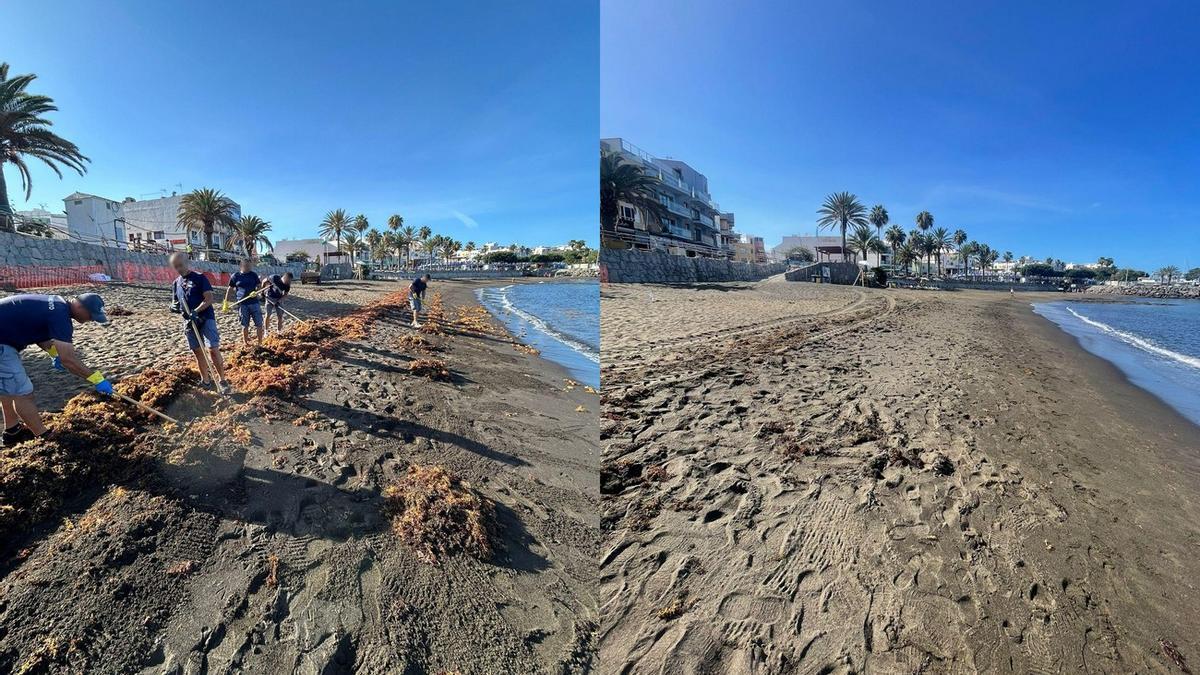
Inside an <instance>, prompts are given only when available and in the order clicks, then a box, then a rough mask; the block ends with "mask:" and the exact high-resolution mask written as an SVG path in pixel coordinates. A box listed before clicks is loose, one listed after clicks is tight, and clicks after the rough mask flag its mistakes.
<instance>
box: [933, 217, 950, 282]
mask: <svg viewBox="0 0 1200 675" xmlns="http://www.w3.org/2000/svg"><path fill="white" fill-rule="evenodd" d="M930 234H931V235H932V237H933V243H934V244H935V246H934V250H933V255H934V257H935V258H936V259H937V270H938V276H939V277H940V276H942V251H944V250H946V249H947V248H950V245H951V244H953V243H954V237H953V236H951V234H950V232H949V231H947V230H946V228H944V227H939V228H937V229H936V230H934V231H933V232H932V233H930Z"/></svg>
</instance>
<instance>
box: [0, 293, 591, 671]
mask: <svg viewBox="0 0 1200 675" xmlns="http://www.w3.org/2000/svg"><path fill="white" fill-rule="evenodd" d="M481 285H483V282H468V281H459V282H436V281H435V282H434V283H433V284H431V286H430V293H431V294H434V293H436V294H439V295H440V297H441V302H442V304H443V306H444V308H445V314H446V315H447V316H448V317H455V316H458V317H460V318H461V317H463V316H466V317H467V320H466V321H465V322H463V321H460V322H459V324H458V327H457V328H456V327H454V326H453V325H452V324H453V323H454V322H453V321H447V322H446V325H447V329H446V330H445V331H444V332H440V333H419V332H417V331H414V330H412V329H411V328H409V327H408V326H407V325H406V324H407V321H408V320H409V313H408V310H407V307H405V306H402V305H399V304H397V305H396V306H394V307H384V308H383V309H382V310H381V311H379V312H378V313H377V314H374V315H372V319H371V320H370V321H369V322H368V323H367V325H366V326H365V330H366V333H367V336H366V337H353V336H351V337H347V338H345V339H342V338H341V337H339V336H335V337H334V338H333V339H332V340H333V341H332V342H330V344H335V345H336V346H335V348H333V349H332V350H331V353H330V354H329V355H328V357H327V358H320V357H317V358H316V359H315V360H314V361H313V362H312V363H310V364H307V366H306V367H308V368H309V370H308V371H307V372H308V374H307V384H306V385H304V386H302V387H301V388H300V389H299V390H298V391H297V392H296V393H294V394H288V395H282V394H280V395H276V394H260V395H248V394H245V393H238V394H234V395H233V396H230V397H226V398H222V397H218V396H216V395H215V394H214V393H213V392H211V391H201V390H200V389H199V388H198V387H197V386H196V384H195V383H194V382H189V381H186V380H185V381H184V383H183V389H182V391H181V392H180V393H178V394H177V395H174V396H172V397H171V399H170V402H169V404H167V405H166V411H167V413H168V414H170V415H174V416H176V417H178V418H180V420H181V421H182V422H184V424H185V425H186V426H187V428H186V430H184V429H176V428H172V427H171V425H162V424H159V423H157V422H154V421H152V420H149V418H147V419H145V420H141V421H139V422H138V426H137V428H136V430H135V432H134V434H135V435H134V436H133V437H132V439H131V441H130V443H129V444H128V447H125V448H120V449H119V452H118V453H117V454H113V453H107V454H106V453H105V452H102V451H101V452H98V453H97V455H98V456H93V457H91V458H90V459H92V460H95V462H98V463H99V464H101V465H102V466H100V467H95V466H91V465H89V464H88V463H87V461H86V460H84V461H80V462H74V461H67V462H63V463H60V464H58V465H56V466H24V465H21V462H22V461H26V462H27V463H28V462H33V461H34V460H32V459H29V458H30V457H34V456H35V454H34V453H32V451H30V450H28V448H26V450H25V451H24V454H22V452H23V451H22V448H23V447H26V446H17V447H16V448H15V449H12V450H11V451H8V452H7V453H6V455H5V462H7V464H5V465H4V466H0V469H3V471H0V474H2V475H0V478H3V479H4V481H10V482H7V483H5V482H3V481H0V515H6V514H4V513H3V511H4V509H5V508H8V507H6V506H5V505H9V506H13V505H15V507H16V510H15V511H14V510H13V509H11V508H10V509H9V512H8V514H7V515H8V516H11V515H12V513H17V514H18V515H19V516H22V517H24V516H28V517H30V518H33V522H32V523H30V524H29V527H28V528H24V529H22V530H20V531H11V530H10V531H5V532H4V533H3V536H0V541H2V544H0V672H13V671H17V672H63V673H66V672H85V671H86V672H113V673H116V672H121V673H130V672H145V673H162V672H178V673H183V672H263V673H292V672H310V673H335V672H336V673H350V672H359V673H394V672H414V673H415V672H431V673H440V672H461V673H496V672H544V673H558V672H576V671H578V670H580V669H584V668H587V667H588V666H589V665H590V664H592V662H593V657H594V639H595V629H596V625H597V623H598V620H599V619H598V610H597V607H596V605H597V596H596V559H597V557H598V556H599V551H600V540H599V535H598V517H597V511H598V509H597V503H598V499H599V494H598V491H597V485H596V473H597V467H598V463H599V457H598V450H597V445H596V438H597V436H598V411H599V401H598V397H597V395H596V394H595V393H594V392H589V391H587V390H586V389H585V387H583V386H581V385H576V384H575V383H573V382H572V381H570V380H569V378H567V376H566V374H565V371H563V370H562V369H561V368H559V367H558V366H556V365H554V364H552V363H549V362H547V361H545V360H543V359H541V358H539V357H538V356H536V355H534V354H531V353H529V350H527V349H523V348H522V347H520V346H519V345H517V344H514V341H513V339H512V338H511V336H509V335H507V334H506V333H504V332H503V330H502V329H501V328H500V327H499V325H498V324H497V323H496V322H494V321H491V319H489V318H487V317H486V314H485V313H483V310H482V308H480V307H479V306H478V304H477V302H476V300H475V290H476V289H477V288H479V287H480V286H481ZM401 288H402V286H401V285H400V284H397V283H387V282H338V283H332V284H326V285H321V286H301V285H300V284H298V283H297V284H295V285H294V286H293V294H292V297H291V298H290V299H289V300H288V302H287V304H286V307H287V308H288V309H289V310H290V311H292V312H294V313H296V314H298V315H299V316H301V317H303V318H306V319H314V318H321V317H340V316H344V315H347V314H350V313H352V312H356V311H358V310H359V309H360V308H362V307H364V306H367V305H368V304H369V303H371V302H373V301H375V300H377V299H379V298H381V297H384V296H385V295H386V294H388V293H392V292H395V291H398V290H400V289H401ZM55 290H56V292H61V293H69V294H74V293H78V292H81V291H82V290H83V289H82V288H71V289H55ZM88 290H98V291H99V292H102V293H103V294H104V297H105V298H106V300H107V302H108V307H109V309H110V310H111V309H112V308H114V307H121V308H123V309H125V310H128V311H129V312H131V314H129V315H121V316H112V319H113V320H112V326H111V327H109V328H102V327H99V326H94V325H85V326H82V327H78V329H77V331H76V346H77V348H78V349H79V350H80V351H81V352H82V355H83V357H84V359H85V360H86V361H87V362H88V363H89V364H91V365H93V366H94V367H98V368H101V369H102V370H104V371H105V372H106V373H108V374H109V375H110V376H114V377H116V378H117V379H120V378H122V377H124V376H128V375H133V374H134V373H138V372H142V371H143V369H145V368H147V367H150V366H153V367H157V368H163V367H166V366H168V365H169V364H171V363H172V362H173V361H172V360H173V359H174V358H175V357H177V356H178V355H180V354H183V353H184V344H183V339H182V334H181V327H180V320H179V318H178V317H177V316H175V315H172V314H170V313H168V312H167V309H166V303H167V302H168V300H169V293H168V291H166V290H165V289H163V288H161V287H139V286H127V285H120V284H112V285H105V286H104V287H102V288H99V289H96V288H89V289H88ZM113 314H120V313H119V312H111V311H110V315H113ZM218 315H219V317H220V318H219V323H220V326H221V331H222V337H223V339H224V340H225V341H226V344H227V351H230V352H231V351H232V345H233V344H234V343H235V342H236V341H237V340H239V339H240V327H238V326H237V325H236V314H235V313H233V312H230V313H229V314H221V313H218ZM463 323H467V324H471V325H474V326H475V328H474V329H471V330H464V329H462V328H461V326H462V324H463ZM485 325H486V330H483V329H482V328H481V327H483V326H485ZM36 351H37V350H32V349H31V350H27V351H26V352H25V362H26V367H27V370H28V372H29V373H30V376H31V377H32V379H33V381H34V384H35V387H36V389H37V392H38V401H39V403H40V404H41V405H42V406H43V409H44V410H51V411H54V410H59V409H62V408H63V406H64V404H66V403H67V402H68V400H69V399H70V398H71V397H72V396H75V395H76V394H77V393H79V392H80V391H82V388H81V387H79V386H78V384H77V383H76V382H74V381H73V380H72V378H71V377H70V376H68V375H66V374H63V373H58V372H55V371H53V370H51V369H50V365H49V362H48V361H47V360H46V359H45V357H44V356H41V355H39V354H37V353H35V352H36ZM227 358H229V357H227ZM422 359H429V360H434V361H441V362H443V364H444V365H441V364H439V365H437V366H436V367H435V368H433V369H431V370H430V371H429V372H431V373H432V375H431V376H428V377H427V376H423V375H421V374H419V373H418V372H417V371H414V370H413V369H412V365H413V364H414V363H415V362H416V361H418V360H422ZM443 367H444V369H445V370H444V371H441V370H440V369H441V368H443ZM93 397H94V395H93V394H90V393H85V394H83V395H82V397H81V398H80V399H75V400H76V401H85V402H89V401H91V400H92V398H93ZM72 405H73V403H72ZM91 405H94V404H91ZM117 405H118V404H107V403H106V404H104V406H105V407H103V408H102V409H103V410H105V411H107V410H110V409H111V410H117V408H116V407H113V408H109V407H107V406H117ZM117 412H120V411H117ZM107 414H108V413H107V412H106V413H105V415H107ZM122 414H124V413H122ZM106 419H107V418H106ZM114 419H117V421H118V422H121V421H122V420H125V419H126V418H124V417H120V418H114ZM139 419H141V418H139ZM53 428H54V427H53V424H52V429H53ZM27 445H29V444H27ZM414 466H423V467H429V466H437V467H443V468H445V469H446V470H448V471H449V472H450V473H452V474H453V475H455V476H457V477H458V478H459V479H461V480H462V481H465V483H466V484H467V485H469V489H470V490H472V491H473V492H474V493H475V494H477V495H478V499H480V500H482V503H487V502H491V503H493V504H494V524H493V529H494V534H495V539H494V541H493V542H491V543H492V545H493V546H494V549H495V550H494V555H492V556H491V558H490V559H488V560H482V559H476V558H475V557H472V556H470V555H465V554H457V555H444V556H443V555H440V554H439V555H437V556H436V557H437V558H438V559H437V561H436V562H434V563H432V564H431V563H430V562H429V561H428V560H427V558H429V557H431V556H432V554H431V553H430V552H429V551H432V550H433V549H434V548H437V547H440V546H441V545H442V544H443V543H444V542H442V541H433V542H431V543H430V546H432V547H433V548H430V549H429V551H424V550H422V549H421V548H420V547H415V546H413V545H411V544H410V543H409V542H408V541H406V540H403V539H401V538H400V537H399V536H398V535H397V534H396V532H394V531H393V527H394V526H395V523H394V522H393V521H392V518H391V512H390V511H389V508H390V507H391V505H392V504H394V501H393V500H392V498H391V497H388V498H385V497H384V493H385V490H386V489H387V488H388V486H393V485H396V484H397V481H399V480H401V479H402V478H403V477H404V476H406V474H407V472H408V471H409V469H410V467H414ZM14 486H20V489H21V490H22V493H21V494H8V493H5V490H7V489H17V488H16V487H14ZM30 486H33V487H30ZM35 490H36V491H38V494H42V492H41V491H45V494H46V495H49V496H47V497H46V499H45V501H36V500H34V501H31V497H30V494H31V493H32V492H34V491H35ZM475 503H479V502H478V501H476V502H475ZM437 506H438V505H437V504H432V505H430V507H431V508H436V507H437ZM30 514H32V515H30ZM0 520H3V522H6V523H12V522H23V521H21V520H19V519H18V518H17V517H10V518H8V519H7V520H4V519H0ZM23 669H24V670H23Z"/></svg>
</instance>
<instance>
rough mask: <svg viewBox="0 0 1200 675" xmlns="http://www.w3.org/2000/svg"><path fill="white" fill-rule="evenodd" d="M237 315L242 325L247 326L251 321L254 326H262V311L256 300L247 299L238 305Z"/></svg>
mask: <svg viewBox="0 0 1200 675" xmlns="http://www.w3.org/2000/svg"><path fill="white" fill-rule="evenodd" d="M238 317H239V318H240V319H241V320H242V327H243V328H248V327H249V326H250V322H251V321H253V322H254V325H255V326H258V327H259V328H262V326H263V312H262V305H261V304H259V303H257V302H252V301H250V300H247V301H246V302H243V303H242V304H240V305H238Z"/></svg>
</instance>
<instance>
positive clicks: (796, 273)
mask: <svg viewBox="0 0 1200 675" xmlns="http://www.w3.org/2000/svg"><path fill="white" fill-rule="evenodd" d="M858 270H859V266H858V265H857V264H855V263H851V262H820V263H813V264H811V265H806V266H805V267H800V268H798V269H794V270H790V271H789V272H788V273H787V274H786V275H785V276H784V278H786V279H787V280H788V281H812V280H813V277H821V283H825V284H853V283H854V282H856V281H858Z"/></svg>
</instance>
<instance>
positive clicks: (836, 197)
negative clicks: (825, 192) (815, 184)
mask: <svg viewBox="0 0 1200 675" xmlns="http://www.w3.org/2000/svg"><path fill="white" fill-rule="evenodd" d="M817 215H818V216H820V218H818V219H817V228H818V229H820V228H822V227H827V228H830V229H833V228H834V227H837V228H840V229H841V231H842V259H843V260H845V251H846V228H847V227H849V226H850V225H866V224H867V210H866V208H865V207H863V205H862V203H861V202H859V201H858V197H855V196H854V195H852V194H850V193H849V192H835V193H833V194H831V195H829V196H827V197H825V203H824V204H822V205H821V208H819V209H817Z"/></svg>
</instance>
